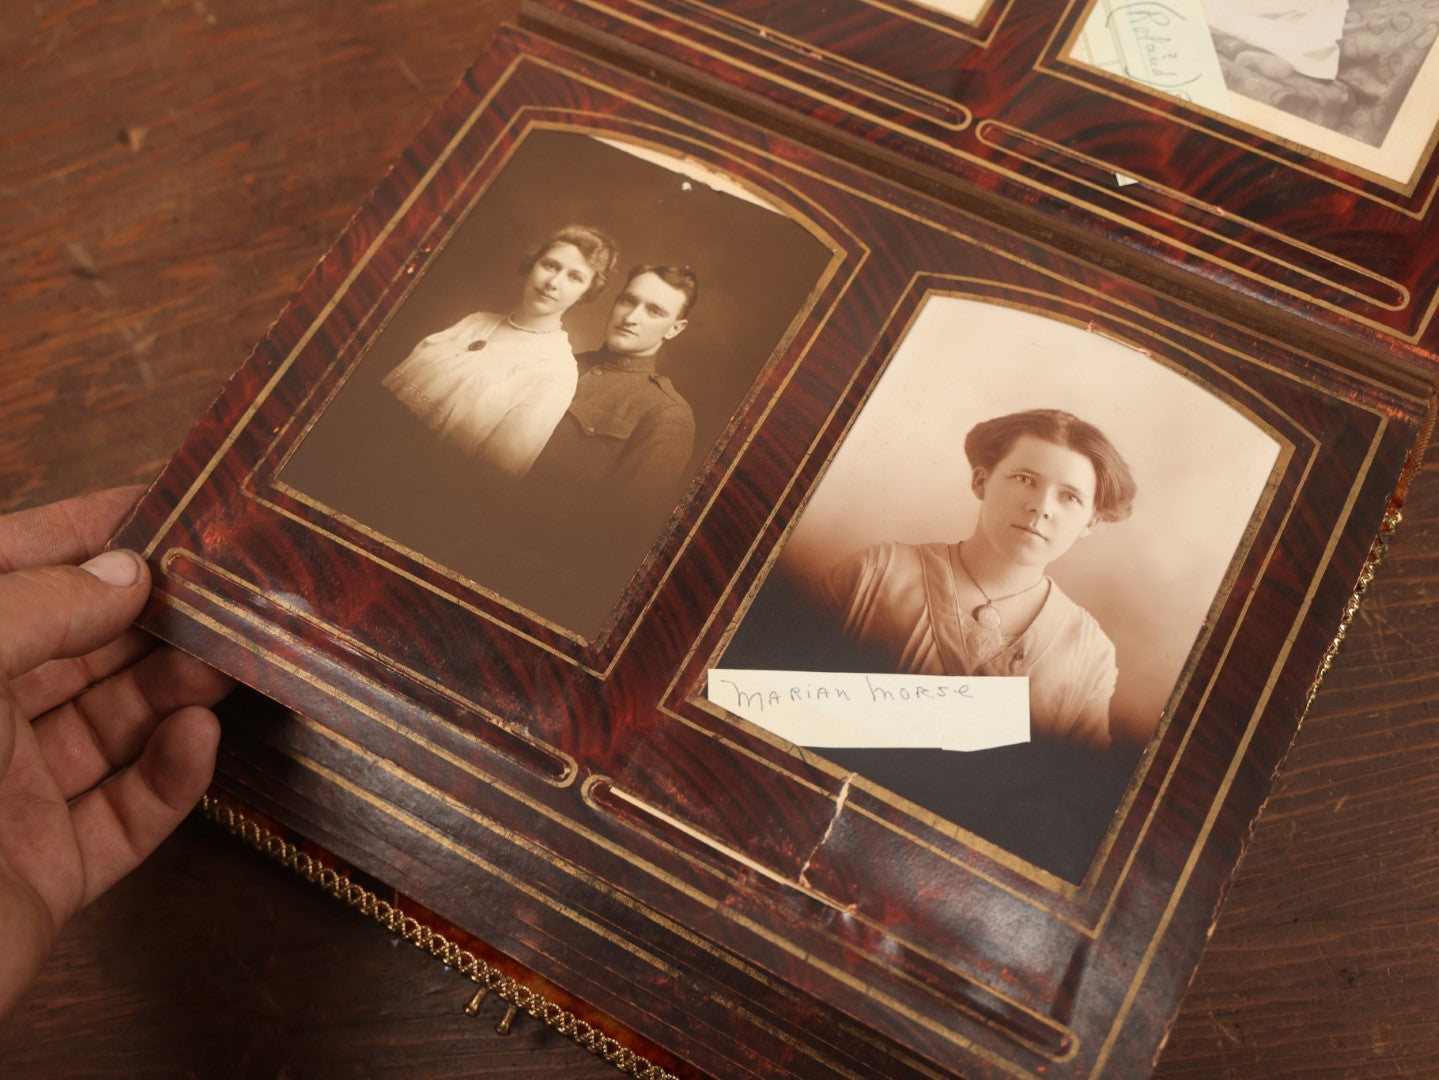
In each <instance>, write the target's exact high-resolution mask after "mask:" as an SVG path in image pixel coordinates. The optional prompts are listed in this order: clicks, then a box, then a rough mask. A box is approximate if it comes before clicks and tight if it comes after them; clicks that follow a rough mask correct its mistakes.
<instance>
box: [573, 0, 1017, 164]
mask: <svg viewBox="0 0 1439 1080" xmlns="http://www.w3.org/2000/svg"><path fill="white" fill-rule="evenodd" d="M575 2H576V3H577V4H580V5H582V6H584V7H589V8H592V9H594V10H596V11H602V12H604V14H605V15H606V16H608V17H609V18H612V19H615V20H617V21H619V22H622V23H625V24H626V25H629V26H633V27H635V28H637V29H640V30H643V31H644V32H645V33H646V34H649V35H652V36H655V37H659V38H661V39H663V40H666V41H671V42H675V43H678V44H681V45H683V46H685V47H686V48H690V49H693V50H695V51H696V52H699V53H701V54H703V55H705V56H708V57H710V58H712V59H715V60H720V61H723V62H724V63H725V64H726V65H727V66H729V67H732V68H735V69H736V70H740V71H747V72H749V73H750V74H752V75H754V76H756V77H758V78H761V79H763V80H764V81H766V82H771V83H774V84H775V85H777V86H783V87H785V88H786V89H788V90H793V91H797V92H799V93H802V94H804V95H805V96H806V97H810V98H813V99H815V100H816V101H820V102H822V103H823V104H825V105H827V106H829V107H831V108H834V109H838V110H840V111H841V112H846V113H852V114H854V115H856V116H862V117H864V118H865V119H866V120H868V121H869V122H870V123H872V124H875V125H877V126H879V127H884V128H889V129H890V130H893V131H897V132H903V133H906V134H911V135H912V132H911V130H910V129H909V128H908V127H906V126H904V125H901V124H896V123H894V122H893V121H891V120H886V119H885V118H884V117H882V116H878V115H876V114H874V113H872V112H869V111H867V110H863V109H858V108H856V107H855V106H853V105H850V104H847V103H845V102H843V101H840V100H839V99H837V98H835V97H832V96H831V95H829V94H826V93H824V92H822V91H819V90H817V89H816V88H815V87H813V86H807V85H805V84H804V83H801V82H797V81H795V80H794V79H791V78H788V77H785V76H782V75H780V74H778V73H777V72H776V71H775V70H774V68H773V67H764V66H761V65H759V64H754V63H750V62H748V61H744V60H741V59H740V58H739V57H738V55H736V53H735V52H734V51H729V52H724V51H721V50H718V49H715V48H713V47H711V46H709V45H706V44H704V43H702V42H701V41H700V39H699V37H698V36H690V37H682V36H680V35H678V34H672V33H668V32H666V31H662V30H656V29H655V28H654V27H653V26H652V25H651V24H650V23H649V22H647V21H646V20H644V19H641V18H639V17H637V16H632V15H628V14H623V13H621V12H619V11H617V10H615V9H613V8H611V7H609V6H607V5H605V4H604V3H603V0H598V2H597V0H575ZM1002 2H1004V3H1005V4H1006V5H1007V4H1010V3H1014V2H1017V0H1002ZM634 4H635V6H636V7H638V8H641V9H643V10H645V11H647V12H648V13H649V14H650V15H652V16H654V17H655V18H660V17H663V18H665V19H673V20H675V21H677V22H679V23H681V24H683V25H686V26H688V27H690V28H691V29H693V30H695V31H696V32H697V33H701V34H707V35H709V36H713V37H716V38H719V39H720V40H722V41H726V42H728V43H729V44H731V45H733V46H735V47H736V48H737V49H745V50H753V48H754V42H753V40H750V39H747V38H745V37H740V36H737V35H735V34H733V33H731V34H725V33H721V32H720V31H719V30H717V29H715V28H714V27H713V26H706V25H703V24H702V23H700V22H698V21H696V20H695V19H693V18H685V17H684V16H683V15H681V14H679V13H678V12H677V10H676V7H675V5H673V4H666V3H664V2H663V0H658V2H650V0H634ZM701 6H704V7H706V8H708V5H701ZM715 13H716V14H719V13H718V12H715ZM723 17H724V18H725V19H726V20H727V21H729V22H730V23H731V25H736V26H739V27H741V28H742V29H743V30H744V32H746V33H748V34H749V35H751V37H755V36H763V37H770V38H773V39H774V40H775V41H777V42H779V43H781V44H783V45H784V46H785V48H787V49H789V50H791V51H792V52H793V53H794V54H795V55H796V57H803V56H807V55H812V56H817V57H819V58H821V59H822V60H824V61H825V62H826V63H828V64H832V65H834V66H835V67H836V68H838V69H840V70H841V71H843V70H845V69H849V70H851V71H856V72H859V73H860V74H861V76H862V77H863V78H864V79H865V80H866V81H868V82H871V83H874V84H877V85H879V86H884V85H888V86H892V87H895V88H896V89H897V90H898V91H899V93H901V94H902V95H904V96H906V97H910V98H913V99H915V100H916V101H920V102H927V103H929V107H930V108H931V109H932V110H934V111H936V112H945V113H950V112H952V113H954V114H956V116H957V117H958V119H957V121H955V122H953V123H949V122H946V121H943V120H939V119H936V118H935V117H933V116H931V117H927V119H928V120H929V122H930V123H932V124H934V125H935V126H936V127H937V128H941V129H945V130H949V131H962V130H964V129H965V128H966V127H968V126H969V125H970V124H971V123H972V122H973V120H974V117H973V114H972V113H971V112H970V110H969V109H967V108H965V106H964V105H962V104H961V103H960V102H957V101H954V100H953V99H951V98H947V97H940V96H939V95H937V94H933V93H931V92H930V91H927V90H924V89H921V88H920V87H915V86H911V85H910V84H909V83H907V82H904V81H903V80H901V79H898V78H896V77H895V76H893V75H891V74H889V73H888V72H884V71H880V70H879V69H878V68H872V67H868V66H866V65H863V64H858V63H856V62H854V61H852V60H849V59H846V58H845V57H842V56H840V55H838V54H837V53H832V52H828V51H826V50H824V49H820V48H818V47H816V46H814V45H812V44H810V43H808V42H799V41H796V40H795V39H791V38H788V37H786V36H785V35H783V34H779V33H775V32H774V31H772V30H769V29H768V28H765V27H760V26H759V25H758V24H756V23H750V22H748V21H747V20H743V19H739V18H737V17H736V16H734V15H731V14H729V13H723ZM800 70H802V71H803V72H804V73H805V74H807V75H814V74H816V72H814V71H812V70H810V69H806V68H803V67H801V68H800ZM821 77H824V76H821ZM834 81H840V80H834ZM855 88H856V89H858V90H859V91H860V92H861V93H863V94H869V95H873V93H874V88H873V87H868V88H866V87H855ZM886 104H889V105H892V106H896V107H897V108H900V109H905V110H912V108H913V106H911V105H906V104H904V103H903V102H902V101H894V100H887V101H886ZM925 141H928V142H932V143H933V145H935V146H940V147H943V146H946V145H947V144H946V143H944V142H942V141H940V140H938V139H932V140H931V139H927V140H925Z"/></svg>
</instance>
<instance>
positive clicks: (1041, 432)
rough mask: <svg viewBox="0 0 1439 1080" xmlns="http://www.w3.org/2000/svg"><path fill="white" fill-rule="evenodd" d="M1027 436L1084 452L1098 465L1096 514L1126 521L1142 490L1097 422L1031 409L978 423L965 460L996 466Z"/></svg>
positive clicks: (982, 466)
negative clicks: (1138, 487) (1135, 497)
mask: <svg viewBox="0 0 1439 1080" xmlns="http://www.w3.org/2000/svg"><path fill="white" fill-rule="evenodd" d="M1025 435H1033V436H1034V437H1035V438H1036V439H1043V440H1044V441H1045V442H1051V443H1054V444H1056V445H1057V446H1063V447H1066V448H1067V449H1070V450H1073V451H1075V452H1077V453H1080V454H1083V455H1084V456H1085V457H1087V458H1088V459H1089V460H1090V463H1091V464H1093V466H1094V478H1095V485H1094V516H1095V517H1096V518H1098V519H1099V520H1100V521H1123V520H1124V519H1125V518H1127V517H1128V516H1129V514H1130V512H1131V511H1132V510H1133V509H1134V496H1135V494H1136V492H1137V490H1138V489H1137V488H1136V487H1135V484H1134V477H1133V475H1132V474H1131V473H1130V471H1129V466H1128V465H1127V464H1125V461H1124V458H1122V457H1121V456H1120V454H1119V451H1118V450H1116V449H1115V448H1114V444H1113V443H1112V442H1110V441H1109V439H1107V438H1106V437H1105V435H1104V432H1102V431H1100V430H1099V429H1098V428H1097V427H1095V426H1094V425H1093V424H1091V423H1088V422H1086V421H1084V420H1081V419H1080V418H1079V417H1077V416H1075V415H1074V414H1073V413H1067V412H1065V411H1064V410H1062V409H1029V410H1028V411H1026V412H1017V413H1010V414H1008V415H1007V416H996V417H995V418H994V419H992V420H984V421H981V422H980V423H978V424H975V425H974V427H973V428H971V429H970V431H969V434H968V435H966V436H965V437H964V456H965V457H967V458H968V459H969V466H970V468H972V469H984V470H985V471H986V472H993V471H994V467H995V466H996V465H998V464H999V463H1000V462H1001V461H1003V460H1004V456H1005V455H1006V454H1008V453H1009V451H1010V450H1011V449H1013V448H1014V444H1015V443H1016V442H1018V441H1019V440H1020V439H1021V438H1022V437H1023V436H1025Z"/></svg>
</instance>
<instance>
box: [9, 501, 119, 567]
mask: <svg viewBox="0 0 1439 1080" xmlns="http://www.w3.org/2000/svg"><path fill="white" fill-rule="evenodd" d="M144 490H145V489H144V488H143V487H141V486H140V485H138V484H133V485H131V486H129V487H117V488H110V489H109V490H107V491H96V492H92V493H91V494H89V495H79V496H76V497H75V498H73V499H64V500H62V501H61V502H56V503H50V504H49V505H47V506H36V507H34V508H32V509H29V510H20V511H18V512H16V513H14V514H7V515H5V516H3V517H0V573H7V572H9V571H11V570H28V569H30V568H32V567H36V566H53V565H57V564H61V563H70V564H75V563H82V562H84V561H85V560H86V559H88V558H90V556H92V555H95V554H98V553H99V551H100V550H101V549H102V548H103V547H104V546H105V543H106V541H108V540H109V539H110V537H112V536H113V535H115V530H116V529H118V528H119V527H120V523H121V522H122V521H124V520H125V515H126V514H128V513H129V512H130V511H131V510H133V509H134V508H135V502H136V501H137V500H138V499H139V498H140V495H141V493H142V492H143V491H144Z"/></svg>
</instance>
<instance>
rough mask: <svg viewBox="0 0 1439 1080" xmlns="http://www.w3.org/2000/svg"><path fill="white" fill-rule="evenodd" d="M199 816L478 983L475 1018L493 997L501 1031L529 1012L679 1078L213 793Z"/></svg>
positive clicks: (647, 1073) (655, 1072)
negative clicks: (503, 1006)
mask: <svg viewBox="0 0 1439 1080" xmlns="http://www.w3.org/2000/svg"><path fill="white" fill-rule="evenodd" d="M199 812H200V813H201V815H203V816H204V817H205V818H206V819H207V820H209V821H211V822H213V823H214V824H216V825H218V826H219V827H220V828H222V829H224V830H225V831H226V832H228V833H230V834H231V835H232V836H236V837H238V838H239V839H241V840H243V841H244V842H245V843H246V844H248V845H249V846H250V847H252V848H254V849H255V850H256V851H259V852H260V853H262V854H264V855H266V856H268V857H270V858H271V859H274V860H275V861H276V862H278V863H280V865H282V866H284V867H285V868H287V869H289V870H292V871H294V872H295V873H296V874H299V875H300V876H301V877H302V878H304V879H305V880H306V881H308V882H309V883H310V884H311V885H315V886H318V887H319V888H321V889H323V890H324V891H325V892H327V893H329V894H330V895H331V896H332V897H334V898H335V899H336V900H339V901H341V902H342V903H344V904H347V905H348V906H350V907H352V908H354V909H355V910H356V911H358V912H360V913H361V914H362V915H366V916H368V917H369V918H371V919H373V920H375V922H377V923H379V924H380V925H381V926H383V927H384V928H385V929H386V930H388V931H389V932H390V933H392V934H397V935H398V936H400V937H402V938H404V940H406V941H408V942H409V943H410V944H411V945H414V946H416V947H417V948H420V949H423V950H425V952H427V953H429V954H430V955H431V956H433V957H435V958H436V959H438V960H439V961H440V962H441V963H443V964H445V965H446V966H447V967H451V968H453V969H454V970H456V971H458V972H459V973H460V974H461V975H465V976H467V977H468V978H469V979H470V980H471V981H472V982H474V983H476V984H478V985H479V987H480V990H479V992H478V993H476V995H475V997H474V999H473V1000H472V1001H471V1003H470V1007H469V1008H467V1009H466V1010H465V1011H466V1012H468V1013H470V1015H474V1013H475V1011H476V1010H477V1009H478V1007H479V1002H480V1000H481V999H482V998H483V997H484V996H485V995H486V994H487V993H493V994H494V995H495V996H496V997H498V998H500V999H501V1000H503V1001H505V1002H506V1003H508V1004H509V1006H510V1011H509V1013H508V1014H507V1015H506V1016H505V1018H504V1019H503V1020H501V1021H500V1024H499V1025H497V1027H496V1030H498V1031H500V1032H501V1033H502V1034H507V1033H508V1030H509V1024H510V1022H511V1021H512V1020H513V1018H514V1013H515V1012H516V1011H520V1012H524V1013H527V1014H528V1015H530V1016H533V1017H535V1019H537V1020H540V1021H542V1022H544V1023H545V1024H547V1025H548V1026H550V1027H552V1028H554V1029H555V1030H556V1031H558V1032H559V1033H560V1034H561V1035H564V1036H566V1037H567V1038H569V1039H572V1040H574V1041H575V1042H577V1043H578V1044H579V1045H580V1046H582V1047H584V1048H585V1049H586V1050H588V1051H589V1052H590V1053H592V1054H594V1055H595V1056H596V1057H598V1058H601V1059H602V1060H604V1061H606V1062H608V1063H609V1064H611V1065H613V1066H614V1067H615V1068H616V1069H618V1070H619V1071H620V1072H622V1073H624V1074H625V1075H626V1076H633V1077H636V1078H637V1080H679V1078H678V1077H676V1076H675V1075H674V1074H673V1073H671V1072H667V1071H666V1070H664V1069H662V1068H660V1067H659V1066H658V1065H655V1064H654V1063H653V1062H651V1061H648V1060H646V1059H645V1058H643V1057H641V1056H640V1055H639V1054H636V1053H635V1052H634V1051H633V1050H631V1049H630V1048H629V1047H628V1046H625V1045H623V1044H622V1043H620V1042H619V1041H618V1040H616V1039H614V1038H612V1037H611V1036H609V1035H606V1034H605V1033H604V1032H603V1031H601V1030H600V1029H599V1028H597V1027H595V1026H594V1025H593V1024H590V1023H587V1022H586V1021H584V1020H581V1019H580V1018H579V1017H577V1016H576V1015H575V1014H574V1013H572V1012H569V1011H568V1010H566V1009H565V1008H563V1007H562V1006H560V1005H557V1004H555V1003H554V1002H553V1001H549V1000H548V999H546V998H544V997H543V996H541V995H540V994H537V993H535V992H534V991H533V990H531V989H530V988H529V987H527V986H525V985H523V984H522V983H520V982H518V981H516V980H515V979H514V978H512V977H511V976H509V975H506V974H505V973H504V972H502V971H501V970H500V969H499V968H497V967H495V966H494V965H492V964H489V963H487V962H485V961H484V960H482V959H480V958H479V957H478V956H476V955H475V954H474V953H472V952H470V951H469V950H468V949H464V948H461V947H460V946H458V945H456V944H455V943H454V942H452V941H450V940H449V939H448V938H446V937H445V936H444V935H443V934H439V933H436V932H435V931H434V930H432V929H431V928H430V927H428V926H426V925H425V924H424V923H422V922H420V921H419V920H418V919H416V918H415V917H414V916H413V915H406V914H405V913H404V912H403V911H401V910H400V909H399V908H397V907H395V905H393V904H391V903H389V902H388V901H386V900H382V899H380V897H378V896H376V895H375V894H374V893H373V892H371V891H370V890H369V889H367V888H365V887H364V886H363V885H358V884H356V883H355V882H353V881H351V880H350V879H349V878H348V877H346V876H345V875H344V874H342V873H340V872H339V871H337V870H335V869H333V868H331V867H328V866H325V865H324V864H323V863H321V862H320V861H319V860H317V859H315V858H313V857H312V856H311V855H309V854H307V853H306V852H304V851H301V850H300V849H299V848H298V847H296V846H295V845H294V844H292V843H290V842H289V841H288V840H286V839H285V838H284V837H282V836H277V835H276V834H274V833H273V832H271V831H270V830H268V829H266V828H265V827H264V826H263V825H261V824H260V823H259V822H257V821H255V820H254V819H252V818H250V817H247V816H246V815H245V814H242V813H239V812H238V811H236V810H234V809H233V808H232V807H229V806H227V805H225V803H223V802H222V801H221V800H219V799H216V798H214V797H213V796H210V795H206V796H204V798H202V799H201V800H200V806H199Z"/></svg>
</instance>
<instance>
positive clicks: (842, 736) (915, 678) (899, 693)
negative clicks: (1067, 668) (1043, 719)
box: [706, 668, 1029, 750]
mask: <svg viewBox="0 0 1439 1080" xmlns="http://www.w3.org/2000/svg"><path fill="white" fill-rule="evenodd" d="M706 696H707V697H708V698H709V700H710V701H712V702H714V704H716V705H719V706H720V707H721V708H725V709H728V710H729V711H730V712H732V713H736V714H738V715H739V716H742V717H744V718H745V719H746V720H749V721H750V722H752V723H755V724H758V725H759V726H760V727H762V728H765V729H766V730H768V731H772V732H774V733H775V734H776V735H778V736H780V737H781V738H784V739H788V740H789V741H790V742H792V743H796V744H797V745H799V746H813V747H826V746H845V747H863V748H868V749H875V748H882V747H927V748H930V749H936V750H987V749H990V748H991V747H996V746H1010V745H1012V744H1014V743H1022V742H1028V741H1029V680H1028V679H1027V678H1024V677H1022V676H1019V677H1010V676H997V675H991V676H973V677H965V676H950V675H879V674H875V673H873V672H817V671H759V670H739V669H736V668H711V669H710V673H709V685H708V689H707V692H706Z"/></svg>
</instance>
